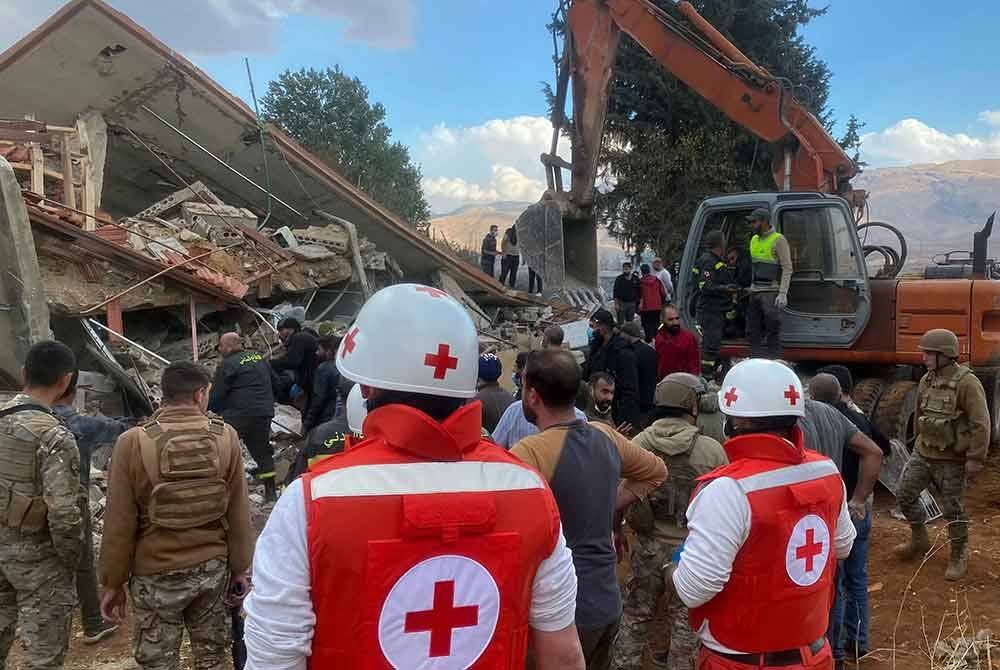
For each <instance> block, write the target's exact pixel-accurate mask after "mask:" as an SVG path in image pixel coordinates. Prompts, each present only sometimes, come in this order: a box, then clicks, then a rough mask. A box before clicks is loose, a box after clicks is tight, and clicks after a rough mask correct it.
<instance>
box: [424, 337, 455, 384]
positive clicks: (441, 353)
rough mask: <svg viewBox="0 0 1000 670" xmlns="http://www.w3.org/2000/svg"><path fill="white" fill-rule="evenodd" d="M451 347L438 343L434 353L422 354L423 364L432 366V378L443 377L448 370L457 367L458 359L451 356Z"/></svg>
mask: <svg viewBox="0 0 1000 670" xmlns="http://www.w3.org/2000/svg"><path fill="white" fill-rule="evenodd" d="M450 354H451V347H450V346H449V345H447V344H439V345H438V350H437V353H436V354H427V355H426V356H424V365H426V366H427V367H429V368H434V379H444V378H445V376H446V375H447V374H448V371H449V370H457V369H458V359H457V358H455V357H454V356H451V355H450Z"/></svg>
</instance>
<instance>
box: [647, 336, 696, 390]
mask: <svg viewBox="0 0 1000 670" xmlns="http://www.w3.org/2000/svg"><path fill="white" fill-rule="evenodd" d="M655 345H656V378H657V379H663V378H664V377H666V376H667V375H669V374H671V373H674V372H690V373H691V374H693V375H700V374H701V353H700V352H699V350H698V338H696V337H695V336H694V333H692V332H691V331H690V330H686V329H684V328H681V330H680V332H679V333H677V334H676V335H671V334H670V333H668V332H667V329H666V328H660V330H659V332H657V333H656V340H655Z"/></svg>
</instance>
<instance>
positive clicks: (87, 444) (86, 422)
mask: <svg viewBox="0 0 1000 670" xmlns="http://www.w3.org/2000/svg"><path fill="white" fill-rule="evenodd" d="M78 378H79V372H75V373H73V379H72V381H71V382H70V385H69V387H68V388H67V389H66V393H64V394H63V396H62V397H61V398H59V399H58V400H57V401H56V402H55V403H54V404H53V405H52V411H53V412H55V414H56V415H57V416H59V418H61V419H62V420H63V422H64V423H65V424H66V427H67V428H69V429H70V431H71V432H72V433H73V436H74V437H75V438H76V446H77V449H79V451H80V485H81V486H82V487H83V494H84V497H85V498H86V499H87V500H88V501H89V499H90V459H91V456H92V455H93V453H94V450H95V449H97V447H98V446H100V445H102V444H114V442H115V440H117V439H118V437H119V436H120V435H121V434H122V433H124V432H125V431H126V430H128V429H129V428H131V427H132V426H133V425H135V421H134V420H126V419H112V418H111V417H107V416H89V415H86V414H79V413H77V411H76V410H75V409H74V408H73V405H74V403H75V402H76V385H77V380H78ZM76 594H77V598H78V599H79V602H80V626H81V627H82V628H83V643H84V644H97V643H98V642H100V641H102V640H104V639H106V638H108V637H109V636H111V635H113V634H114V632H115V631H116V630H118V626H116V625H115V624H113V623H110V622H108V621H105V620H104V617H102V616H101V601H100V598H99V597H98V594H97V568H96V566H95V565H94V531H93V520H92V518H91V513H90V506H89V505H87V506H86V507H84V508H83V555H82V557H81V560H80V565H79V567H78V568H77V570H76Z"/></svg>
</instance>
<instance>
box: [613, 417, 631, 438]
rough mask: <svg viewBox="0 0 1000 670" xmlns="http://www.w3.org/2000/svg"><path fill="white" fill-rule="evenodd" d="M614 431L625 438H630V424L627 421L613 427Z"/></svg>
mask: <svg viewBox="0 0 1000 670" xmlns="http://www.w3.org/2000/svg"><path fill="white" fill-rule="evenodd" d="M615 430H617V431H618V432H619V433H621V434H622V435H624V436H625V437H632V424H631V423H629V422H628V421H622V422H621V423H620V424H618V425H617V426H615Z"/></svg>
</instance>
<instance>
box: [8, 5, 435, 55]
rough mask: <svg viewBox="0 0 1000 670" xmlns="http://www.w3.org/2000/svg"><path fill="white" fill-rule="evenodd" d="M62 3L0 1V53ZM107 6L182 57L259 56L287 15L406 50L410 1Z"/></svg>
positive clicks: (412, 13)
mask: <svg viewBox="0 0 1000 670" xmlns="http://www.w3.org/2000/svg"><path fill="white" fill-rule="evenodd" d="M62 4H63V2H62V0H4V1H3V2H2V4H0V48H6V47H7V46H9V45H11V44H13V43H14V41H15V40H17V39H20V38H21V37H23V36H24V35H26V34H27V33H28V32H29V31H30V30H32V29H34V28H35V27H36V26H38V25H39V24H40V23H41V22H42V21H44V20H45V19H46V18H47V17H48V16H50V15H51V14H53V13H54V12H55V11H56V10H57V9H59V7H60V6H62ZM111 4H112V5H113V6H114V7H115V9H118V10H119V11H121V12H124V13H125V14H126V15H128V16H129V18H131V19H133V20H134V21H136V22H137V23H138V24H139V25H141V26H142V27H143V28H146V29H147V30H149V31H150V32H152V33H153V34H154V35H156V36H157V37H158V38H160V39H161V40H163V41H164V42H165V43H166V44H167V45H169V46H170V47H172V48H174V49H177V50H178V51H180V52H182V53H195V54H220V53H231V52H239V53H261V52H268V51H271V50H272V49H273V48H274V47H275V44H274V41H275V37H276V34H277V31H278V28H279V26H280V24H281V22H282V21H283V20H285V19H286V18H288V17H289V16H292V15H296V14H298V15H304V16H312V17H318V18H325V19H333V20H339V21H343V22H344V23H345V24H346V25H345V28H344V33H343V36H344V37H345V38H347V39H349V40H353V41H357V42H363V43H365V44H369V45H371V46H374V47H378V48H383V49H399V48H404V47H408V46H411V45H412V44H413V41H414V31H415V23H416V0H167V1H166V2H150V1H149V0H111Z"/></svg>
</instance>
